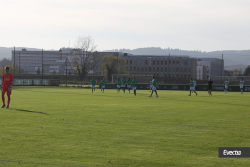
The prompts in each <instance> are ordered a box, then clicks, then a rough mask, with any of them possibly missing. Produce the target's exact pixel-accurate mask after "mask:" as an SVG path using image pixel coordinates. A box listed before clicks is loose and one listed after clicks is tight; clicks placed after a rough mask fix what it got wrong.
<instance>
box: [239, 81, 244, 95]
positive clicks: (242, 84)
mask: <svg viewBox="0 0 250 167" xmlns="http://www.w3.org/2000/svg"><path fill="white" fill-rule="evenodd" d="M243 87H244V81H243V78H242V79H241V81H240V91H241V94H243Z"/></svg>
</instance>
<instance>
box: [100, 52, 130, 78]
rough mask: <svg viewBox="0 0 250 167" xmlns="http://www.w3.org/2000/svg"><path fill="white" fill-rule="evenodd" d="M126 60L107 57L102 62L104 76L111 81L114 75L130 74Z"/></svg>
mask: <svg viewBox="0 0 250 167" xmlns="http://www.w3.org/2000/svg"><path fill="white" fill-rule="evenodd" d="M126 63H127V61H126V59H125V58H122V57H119V56H118V57H117V56H115V57H113V56H112V55H105V56H104V57H103V58H102V60H101V70H102V71H103V73H104V76H105V77H106V78H107V79H108V80H109V81H111V80H112V75H113V74H129V69H128V68H127V66H126Z"/></svg>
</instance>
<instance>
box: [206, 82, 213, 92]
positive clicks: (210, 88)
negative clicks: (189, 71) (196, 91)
mask: <svg viewBox="0 0 250 167" xmlns="http://www.w3.org/2000/svg"><path fill="white" fill-rule="evenodd" d="M207 84H208V94H209V95H211V96H212V85H213V81H212V79H211V78H209V81H208V82H207Z"/></svg>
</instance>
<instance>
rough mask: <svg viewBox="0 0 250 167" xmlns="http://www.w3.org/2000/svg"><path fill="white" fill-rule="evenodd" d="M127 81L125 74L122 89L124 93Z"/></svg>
mask: <svg viewBox="0 0 250 167" xmlns="http://www.w3.org/2000/svg"><path fill="white" fill-rule="evenodd" d="M126 82H127V80H126V79H125V76H124V77H123V78H122V90H123V93H125V86H126Z"/></svg>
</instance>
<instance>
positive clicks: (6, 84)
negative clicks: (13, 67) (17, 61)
mask: <svg viewBox="0 0 250 167" xmlns="http://www.w3.org/2000/svg"><path fill="white" fill-rule="evenodd" d="M9 70H10V68H9V67H8V66H6V67H5V71H6V73H4V74H3V78H2V83H3V84H2V101H3V106H2V107H1V108H4V107H5V99H4V94H5V92H7V96H8V104H7V107H6V108H9V105H10V95H11V90H12V83H13V75H12V74H11V73H9Z"/></svg>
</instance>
